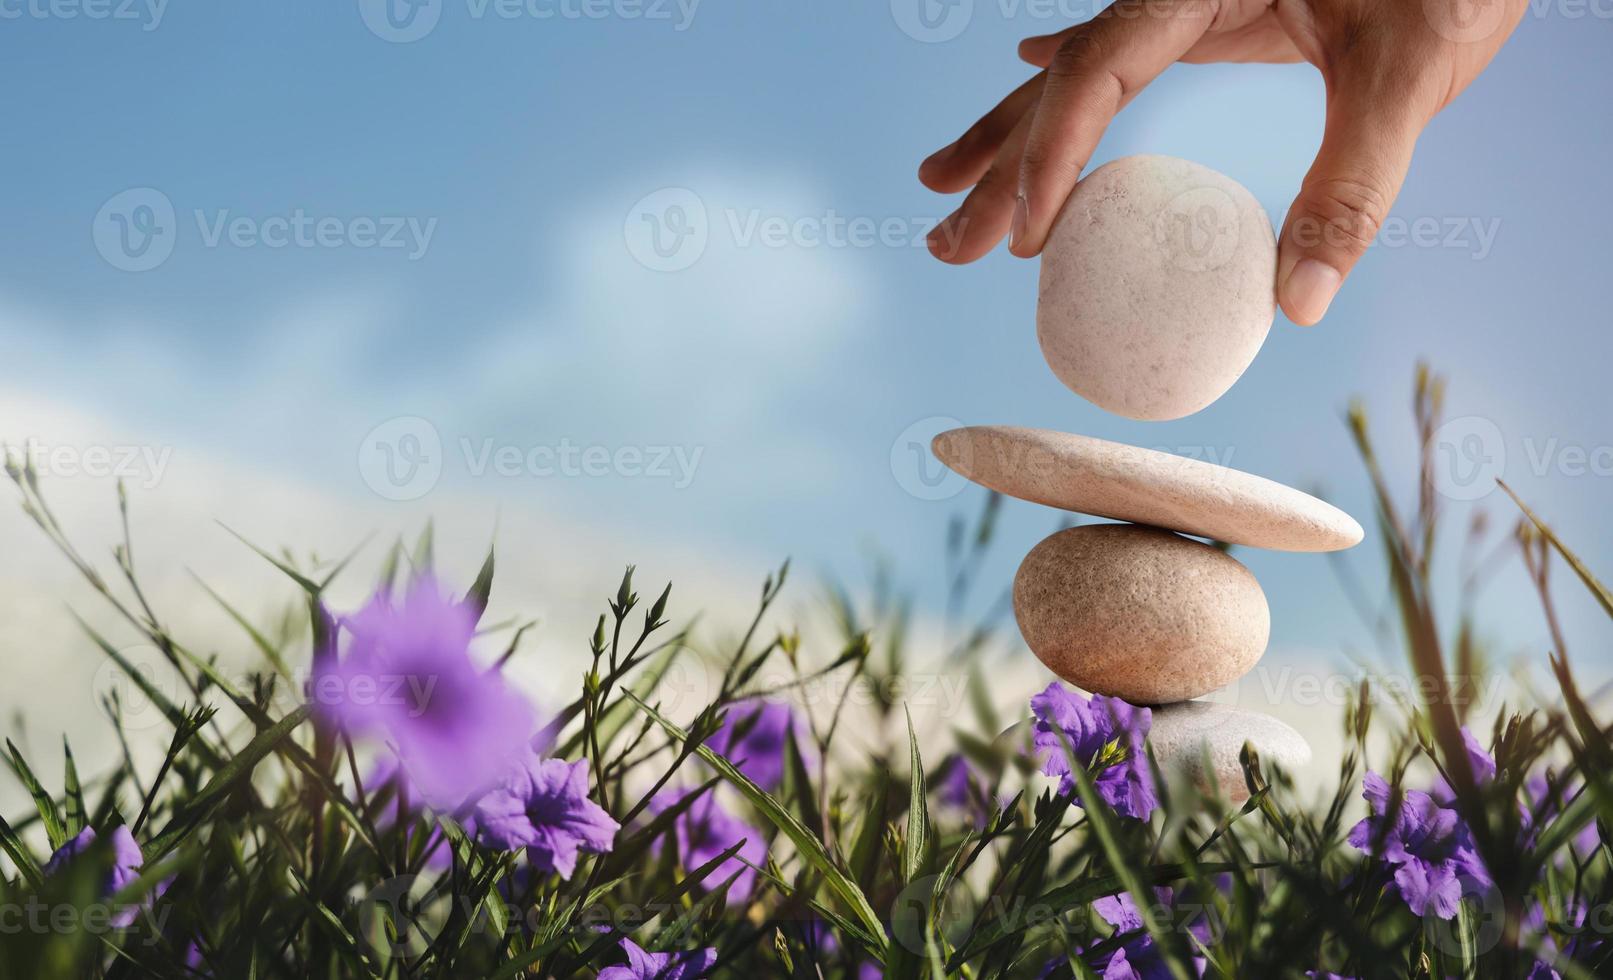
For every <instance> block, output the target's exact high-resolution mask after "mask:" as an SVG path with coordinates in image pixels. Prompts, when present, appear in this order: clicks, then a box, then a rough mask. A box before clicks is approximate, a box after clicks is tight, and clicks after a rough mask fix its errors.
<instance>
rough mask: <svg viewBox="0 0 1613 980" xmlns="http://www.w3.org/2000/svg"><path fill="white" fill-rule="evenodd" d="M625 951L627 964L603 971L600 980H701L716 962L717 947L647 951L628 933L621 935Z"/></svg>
mask: <svg viewBox="0 0 1613 980" xmlns="http://www.w3.org/2000/svg"><path fill="white" fill-rule="evenodd" d="M622 952H624V953H626V954H627V963H626V964H625V965H623V966H607V967H605V968H604V969H603V970H600V971H599V980H700V978H701V977H704V976H705V975H706V974H707V973H708V972H709V971H710V970H711V968H712V967H713V966H715V965H716V963H717V951H716V950H715V949H696V950H691V951H689V952H674V953H647V952H645V951H644V950H642V949H640V948H639V947H638V944H637V943H635V942H633V940H631V939H628V938H627V937H626V936H623V937H622Z"/></svg>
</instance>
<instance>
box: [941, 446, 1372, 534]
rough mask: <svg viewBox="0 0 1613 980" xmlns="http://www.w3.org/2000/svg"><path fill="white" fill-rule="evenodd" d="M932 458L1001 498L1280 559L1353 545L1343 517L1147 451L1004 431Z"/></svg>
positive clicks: (1200, 464)
mask: <svg viewBox="0 0 1613 980" xmlns="http://www.w3.org/2000/svg"><path fill="white" fill-rule="evenodd" d="M931 448H932V449H933V450H934V452H935V455H936V458H937V459H939V460H941V462H943V463H945V464H947V465H948V466H950V467H951V468H952V469H953V470H955V471H956V472H957V473H959V474H960V475H962V476H964V477H966V478H967V479H970V480H973V481H974V482H976V483H979V484H982V485H983V486H987V487H990V488H991V489H993V490H996V491H999V492H1000V493H1006V494H1008V495H1009V496H1010V497H1018V498H1020V499H1022V500H1030V501H1034V502H1035V503H1038V504H1046V505H1047V506H1049V507H1061V508H1063V509H1065V510H1073V511H1077V512H1079V513H1082V514H1093V515H1096V516H1098V517H1111V518H1114V519H1116V520H1123V521H1134V522H1136V523H1138V524H1152V525H1154V526H1156V527H1163V528H1169V529H1171V530H1173V531H1181V532H1183V533H1185V534H1197V535H1201V536H1203V537H1208V538H1214V539H1216V540H1218V541H1227V542H1231V543H1232V544H1241V545H1248V546H1250V547H1253V548H1274V549H1277V550H1280V551H1336V550H1338V549H1340V548H1349V547H1352V546H1354V545H1356V544H1359V543H1360V542H1361V537H1362V532H1361V525H1360V524H1358V523H1356V521H1355V519H1354V518H1352V517H1351V516H1350V515H1349V514H1346V513H1344V512H1343V511H1342V510H1339V509H1338V508H1337V507H1334V506H1332V505H1331V504H1328V503H1324V502H1323V501H1320V500H1317V499H1316V498H1315V497H1312V496H1311V495H1310V494H1306V493H1301V492H1300V491H1298V490H1295V489H1293V488H1292V487H1287V486H1284V485H1283V484H1281V483H1276V482H1273V481H1271V480H1268V479H1265V478H1264V477H1259V476H1254V475H1253V474H1250V473H1244V472H1242V471H1240V470H1234V469H1229V468H1227V467H1225V466H1217V465H1216V464H1214V463H1208V462H1205V461H1203V460H1198V459H1189V458H1187V457H1185V456H1176V455H1173V454H1171V453H1165V452H1159V451H1157V450H1152V449H1139V448H1137V447H1135V446H1127V445H1123V444H1121V443H1118V442H1107V441H1105V440H1103V439H1093V438H1090V437H1088V436H1078V435H1070V434H1068V433H1064V432H1053V431H1051V430H1048V429H1024V428H1018V427H1015V426H1006V425H980V426H969V427H967V428H962V429H952V430H950V431H947V432H943V433H941V434H940V435H938V436H936V437H935V440H934V441H933V443H932V445H931Z"/></svg>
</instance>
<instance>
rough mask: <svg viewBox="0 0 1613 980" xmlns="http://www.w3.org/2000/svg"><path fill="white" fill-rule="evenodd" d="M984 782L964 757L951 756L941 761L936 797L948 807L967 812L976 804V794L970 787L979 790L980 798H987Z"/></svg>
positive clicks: (972, 764)
mask: <svg viewBox="0 0 1613 980" xmlns="http://www.w3.org/2000/svg"><path fill="white" fill-rule="evenodd" d="M983 782H984V780H982V779H981V778H980V773H979V772H978V771H977V770H976V769H975V766H974V763H972V762H970V761H969V760H968V759H967V758H966V757H964V756H962V755H956V754H955V755H949V756H947V757H946V758H945V759H943V760H942V761H941V772H940V780H939V782H938V783H937V785H936V795H937V796H938V797H939V798H940V800H941V802H942V803H944V804H946V805H947V806H950V807H956V808H958V809H960V810H966V809H969V808H970V807H972V806H974V804H975V793H974V790H971V789H970V787H974V788H975V789H979V790H980V794H979V795H980V797H981V798H982V799H984V798H986V793H985V790H984V787H983V786H982V783H983Z"/></svg>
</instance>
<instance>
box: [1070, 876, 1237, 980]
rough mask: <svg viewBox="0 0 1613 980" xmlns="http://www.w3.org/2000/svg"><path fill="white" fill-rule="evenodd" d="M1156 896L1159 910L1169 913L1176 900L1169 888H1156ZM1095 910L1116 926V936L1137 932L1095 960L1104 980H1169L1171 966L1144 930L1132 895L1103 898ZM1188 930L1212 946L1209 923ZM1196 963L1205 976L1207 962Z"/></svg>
mask: <svg viewBox="0 0 1613 980" xmlns="http://www.w3.org/2000/svg"><path fill="white" fill-rule="evenodd" d="M1154 895H1155V897H1157V898H1158V899H1159V904H1158V907H1159V908H1162V909H1166V910H1169V909H1170V908H1171V905H1172V903H1173V901H1174V900H1175V896H1174V895H1173V894H1172V892H1171V890H1170V889H1169V888H1156V889H1154ZM1092 908H1093V909H1094V910H1095V911H1097V913H1098V916H1099V918H1101V919H1103V921H1105V922H1107V923H1109V924H1110V925H1112V926H1114V927H1115V934H1116V935H1120V934H1123V933H1136V935H1135V936H1133V937H1132V938H1131V939H1128V940H1125V941H1124V942H1123V943H1122V944H1121V946H1120V948H1119V949H1117V950H1115V951H1114V952H1112V953H1109V954H1107V955H1099V956H1097V957H1094V958H1093V959H1092V961H1091V962H1090V965H1091V967H1092V968H1093V969H1094V970H1102V971H1103V978H1104V980H1169V978H1170V977H1171V970H1170V967H1169V966H1168V965H1166V963H1165V958H1164V957H1163V956H1161V955H1160V951H1159V944H1158V943H1156V942H1154V937H1153V936H1151V935H1149V934H1148V932H1147V931H1146V929H1145V928H1144V925H1143V917H1142V913H1141V911H1139V910H1138V908H1137V903H1136V902H1135V901H1134V900H1133V899H1132V897H1131V896H1130V895H1129V894H1127V893H1125V892H1121V893H1120V894H1118V895H1109V896H1107V897H1105V898H1100V899H1098V900H1097V901H1095V902H1093V903H1092ZM1187 931H1188V932H1189V933H1190V934H1191V935H1193V936H1195V937H1197V938H1198V940H1199V941H1200V942H1204V943H1208V942H1209V940H1210V926H1209V923H1207V922H1204V921H1203V920H1199V921H1197V922H1194V923H1193V924H1192V925H1190V926H1188V927H1187ZM1193 960H1194V964H1195V966H1196V967H1197V970H1198V974H1199V975H1200V976H1202V975H1203V974H1204V966H1205V963H1204V960H1203V959H1202V958H1201V957H1198V956H1195V957H1194V958H1193Z"/></svg>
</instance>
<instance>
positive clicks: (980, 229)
mask: <svg viewBox="0 0 1613 980" xmlns="http://www.w3.org/2000/svg"><path fill="white" fill-rule="evenodd" d="M1030 125H1031V114H1030V113H1028V112H1027V113H1025V115H1024V116H1022V117H1021V118H1020V121H1019V123H1018V125H1016V126H1015V127H1014V128H1013V131H1012V132H1010V133H1009V134H1008V138H1007V139H1005V140H1003V142H1002V145H1001V146H1000V147H998V149H997V155H996V157H994V158H993V159H992V161H991V164H990V165H989V166H988V167H987V168H986V171H985V173H983V174H981V175H980V180H979V182H978V183H976V184H975V187H974V190H972V191H970V192H969V196H968V197H966V198H964V199H963V204H962V205H961V206H959V208H958V210H956V211H954V212H953V213H952V214H951V215H950V216H949V217H948V218H946V220H944V221H942V222H941V223H940V224H938V225H936V226H935V227H934V228H932V229H931V230H930V234H929V236H928V238H927V239H926V241H927V243H928V244H929V246H930V253H931V254H932V255H934V256H935V257H936V258H938V259H940V260H941V261H943V262H951V263H954V264H957V265H961V264H963V263H965V262H973V261H974V260H975V259H978V258H980V257H981V256H982V255H985V254H986V253H987V252H989V251H991V250H992V247H993V246H995V245H996V244H997V243H998V242H1000V241H1002V237H1003V235H1005V234H1007V233H1008V226H1009V222H1010V220H1011V219H1012V217H1013V213H1014V197H1015V192H1016V190H1017V189H1018V186H1019V160H1020V157H1021V156H1022V155H1023V154H1024V152H1025V139H1026V136H1027V135H1028V134H1029V133H1030Z"/></svg>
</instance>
